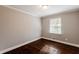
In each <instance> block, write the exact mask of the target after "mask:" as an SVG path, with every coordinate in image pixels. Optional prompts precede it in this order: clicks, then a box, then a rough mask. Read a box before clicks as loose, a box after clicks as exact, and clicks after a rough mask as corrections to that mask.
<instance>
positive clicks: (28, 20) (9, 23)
mask: <svg viewBox="0 0 79 59" xmlns="http://www.w3.org/2000/svg"><path fill="white" fill-rule="evenodd" d="M40 35H41V22H40V19H39V18H37V17H34V16H31V15H28V14H24V13H22V12H19V11H16V10H12V9H9V8H7V7H3V6H0V51H1V50H4V49H7V48H10V47H13V46H16V45H19V44H22V43H24V42H27V41H30V40H33V39H36V38H38V37H40Z"/></svg>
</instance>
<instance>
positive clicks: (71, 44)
mask: <svg viewBox="0 0 79 59" xmlns="http://www.w3.org/2000/svg"><path fill="white" fill-rule="evenodd" d="M42 38H44V39H47V40H51V41H55V42H59V43H63V44H67V45H70V46H74V47H78V48H79V45H78V44H74V43H69V42H64V41H60V40H55V39H51V38H46V37H42Z"/></svg>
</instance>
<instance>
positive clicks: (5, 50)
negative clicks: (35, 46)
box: [0, 37, 41, 54]
mask: <svg viewBox="0 0 79 59" xmlns="http://www.w3.org/2000/svg"><path fill="white" fill-rule="evenodd" d="M40 38H41V37H39V38H36V39H33V40H31V41H27V42H24V43H22V44H19V45H16V46H13V47H10V48H7V49H4V50H2V51H0V54H2V53H5V52H8V51H11V50H13V49H16V48H18V47H21V46H23V45H26V44H28V43H31V42H34V41H36V40H39V39H40Z"/></svg>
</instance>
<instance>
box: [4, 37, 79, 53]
mask: <svg viewBox="0 0 79 59" xmlns="http://www.w3.org/2000/svg"><path fill="white" fill-rule="evenodd" d="M4 54H79V48H77V47H74V46H69V45H65V44H62V43H58V42H54V41H50V40H46V39H43V38H41V39H39V40H37V41H35V42H32V43H29V44H27V45H24V46H22V47H19V48H17V49H14V50H12V51H9V52H6V53H4Z"/></svg>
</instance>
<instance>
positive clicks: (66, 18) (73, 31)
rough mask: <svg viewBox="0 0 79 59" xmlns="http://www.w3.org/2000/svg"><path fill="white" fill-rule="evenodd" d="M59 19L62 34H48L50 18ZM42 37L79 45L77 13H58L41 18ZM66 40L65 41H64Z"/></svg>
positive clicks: (78, 17) (78, 13)
mask: <svg viewBox="0 0 79 59" xmlns="http://www.w3.org/2000/svg"><path fill="white" fill-rule="evenodd" d="M56 17H61V19H62V34H61V35H58V34H53V33H49V20H50V19H52V18H56ZM42 36H43V37H47V38H56V39H55V40H60V41H64V42H70V43H74V44H79V12H78V11H75V12H69V13H60V14H55V15H50V16H46V17H43V18H42ZM66 38H67V39H68V40H65V39H66Z"/></svg>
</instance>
